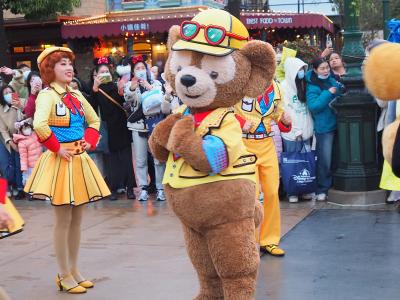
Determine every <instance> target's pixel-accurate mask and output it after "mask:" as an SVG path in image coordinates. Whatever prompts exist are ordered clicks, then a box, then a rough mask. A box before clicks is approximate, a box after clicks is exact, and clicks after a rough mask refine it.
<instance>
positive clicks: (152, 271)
mask: <svg viewBox="0 0 400 300" xmlns="http://www.w3.org/2000/svg"><path fill="white" fill-rule="evenodd" d="M16 204H17V206H18V207H19V210H20V212H21V213H22V214H23V215H24V217H25V220H26V223H27V226H26V229H25V231H24V232H23V233H21V234H18V235H16V236H14V237H10V238H7V239H4V240H1V241H0V245H1V248H0V249H1V253H2V255H1V257H0V270H1V274H0V283H1V285H2V286H3V287H4V288H5V289H6V290H7V291H8V293H9V294H10V296H11V297H12V299H13V300H39V299H40V300H50V299H51V300H54V299H56V300H57V299H70V297H71V296H70V295H65V294H63V293H59V292H57V291H56V288H55V284H54V277H55V274H56V272H57V269H56V264H55V258H54V254H53V248H52V223H53V215H52V209H51V206H50V205H49V204H48V203H44V202H38V201H35V202H28V201H22V202H17V203H16ZM321 206H322V207H330V205H329V204H323V205H321V204H318V205H315V204H314V203H310V202H307V203H299V204H294V205H293V204H291V205H289V204H288V203H287V202H283V203H282V223H283V234H285V233H286V232H288V231H289V230H290V229H291V228H293V226H295V225H296V224H298V223H299V222H300V221H301V220H303V219H304V218H305V217H306V216H307V215H309V214H310V212H311V211H312V209H313V208H315V207H318V208H320V207H321ZM334 207H336V206H334ZM375 208H377V207H375ZM380 208H381V209H387V207H386V206H382V207H380ZM334 212H335V213H339V214H341V213H347V212H349V213H350V216H347V220H350V221H351V220H352V218H351V213H357V211H348V210H346V211H343V210H335V211H334ZM366 213H368V212H366ZM374 213H375V214H379V213H377V212H374ZM381 213H382V214H385V215H384V217H383V219H384V220H386V219H387V218H388V216H390V220H391V221H390V222H391V223H390V224H392V227H391V228H392V229H391V230H390V232H386V231H385V230H381V231H380V234H381V235H382V238H385V237H386V238H387V239H391V238H393V237H394V229H395V228H397V229H400V225H399V224H398V223H397V220H398V218H399V215H398V214H397V213H396V212H394V211H389V212H388V211H386V212H385V211H383V212H381ZM333 215H334V214H333ZM324 218H325V217H323V216H322V217H320V218H319V221H312V220H314V215H313V216H312V217H310V218H309V219H306V221H305V222H303V223H300V225H299V226H298V227H296V228H295V229H294V230H293V231H291V232H290V233H289V234H288V235H287V237H286V238H285V239H284V240H283V243H282V245H283V246H284V247H285V248H286V250H287V253H288V255H287V256H286V257H285V258H283V259H276V258H272V257H263V258H262V262H261V266H260V273H259V278H258V290H257V297H256V299H257V300H258V299H259V300H261V299H272V300H281V299H282V300H291V299H296V300H297V299H318V300H319V299H321V300H322V299H323V300H325V299H331V298H329V297H328V298H327V297H322V296H321V295H323V294H324V293H317V294H314V293H315V292H314V288H317V287H322V288H325V290H326V291H327V292H330V293H331V292H332V291H331V290H332V288H334V287H335V283H337V281H338V280H340V278H336V277H335V278H336V281H335V280H334V279H335V278H333V277H332V276H333V275H332V276H327V275H326V274H330V273H331V271H330V269H329V268H334V267H335V260H337V263H341V262H343V260H342V259H340V256H341V255H335V253H336V252H337V251H336V249H335V248H334V247H330V246H328V245H325V239H322V240H321V241H323V242H324V244H323V247H322V248H321V249H320V248H319V245H321V243H319V241H320V238H321V237H323V236H324V234H326V232H324V230H328V229H326V224H325V223H324V222H323V220H324ZM345 219H346V218H345ZM309 220H311V221H309ZM355 220H356V221H357V222H359V224H360V225H359V226H358V227H357V228H359V229H360V228H362V224H363V222H364V221H365V220H364V219H362V218H359V219H355ZM307 222H308V223H307ZM310 222H311V223H310ZM313 222H314V223H313ZM335 222H338V225H340V226H341V231H340V232H344V233H346V228H347V227H346V226H348V227H349V228H351V227H352V225H351V224H348V223H342V222H343V219H340V218H338V219H333V220H331V221H330V223H329V225H330V228H331V229H332V226H333V227H334V224H335ZM309 223H310V224H311V225H310V224H309ZM303 224H305V225H303ZM307 224H309V225H307ZM314 227H315V231H314ZM83 228H84V230H83V241H82V250H81V256H80V257H81V266H82V267H81V269H82V272H84V274H86V275H87V276H88V277H89V278H95V281H96V283H97V286H96V288H95V289H93V290H90V291H89V292H88V293H87V294H86V295H82V296H78V297H79V298H80V299H85V300H128V299H151V300H153V299H154V300H158V299H160V300H161V299H162V300H169V299H171V300H186V299H192V298H193V296H195V294H196V292H197V289H198V285H197V279H196V276H195V273H194V271H193V269H192V266H191V264H190V262H189V260H188V258H187V256H186V253H185V248H184V243H183V239H182V233H181V230H180V225H179V223H178V221H177V219H176V218H175V216H174V215H173V213H172V212H171V211H170V210H169V208H168V207H167V205H166V203H154V202H152V201H150V202H148V203H147V204H141V203H139V202H137V201H133V202H131V201H127V200H119V201H116V202H109V201H101V202H98V203H95V204H93V205H91V206H89V207H88V208H87V212H86V218H85V220H84V226H83ZM366 231H367V229H365V230H363V231H362V232H360V233H361V234H362V235H361V237H368V235H366V234H365V233H366ZM397 231H398V232H400V231H399V230H397ZM328 232H329V230H328ZM352 232H353V233H354V234H356V233H357V231H354V230H353V231H352ZM385 234H386V235H387V236H386V235H385ZM361 240H362V238H360V239H358V240H357V242H360V241H361ZM397 240H400V239H397ZM379 241H380V240H379ZM369 242H371V243H373V244H371V245H370V244H369ZM376 242H377V240H372V241H368V240H366V241H364V243H365V245H364V246H365V248H370V249H375V248H381V245H380V244H375V243H376ZM352 245H353V244H352ZM396 246H397V244H396ZM398 248H399V247H397V249H398ZM356 249H357V251H361V252H362V251H363V249H364V248H360V247H358V248H356ZM350 250H351V249H346V248H345V247H344V248H342V251H344V252H345V253H346V254H347V253H349V252H351V251H350ZM394 250H395V249H394V247H392V248H391V252H390V254H391V256H390V260H388V265H392V263H397V265H398V261H397V260H396V259H395V257H393V256H394ZM380 251H381V250H380ZM379 253H381V252H379ZM328 254H329V255H328ZM370 254H371V253H370ZM371 255H372V254H371ZM368 257H369V256H366V255H364V256H363V258H368ZM314 259H315V260H314ZM324 259H328V260H329V262H330V264H325V265H324V264H322V265H321V264H319V262H320V261H321V260H324ZM311 262H314V263H311ZM346 262H347V263H349V262H351V260H346ZM354 263H360V261H357V260H355V261H354ZM322 266H324V267H326V268H328V269H323V270H322ZM374 266H376V264H375V265H374ZM365 268H366V267H365ZM360 271H363V272H360V273H357V274H358V275H359V276H364V275H365V273H366V272H365V271H366V269H365V270H364V269H363V270H360ZM370 272H373V270H371V271H370ZM307 274H313V275H312V276H311V275H307ZM318 274H321V275H318ZM333 274H335V275H334V276H337V275H342V274H340V272H339V273H338V272H336V273H333ZM351 274H353V273H351ZM372 274H373V273H372ZM380 275H381V273H380ZM398 275H399V274H394V273H390V276H394V277H392V278H393V280H397V278H399V276H398ZM319 276H322V279H320V280H319V282H325V284H318V282H317V283H315V282H314V281H313V280H315V279H317V281H318V278H320V277H319ZM365 278H366V279H368V280H371V284H372V283H374V281H373V279H374V276H373V275H369V276H368V277H365ZM327 282H329V283H331V286H332V288H331V290H328V289H326V287H327V284H326V283H327ZM361 282H362V281H361ZM301 287H303V289H301ZM355 288H356V287H355ZM325 290H323V291H325ZM313 296H315V297H313ZM320 296H321V297H320ZM342 296H343V297H340V299H371V300H375V299H377V298H362V297H360V298H354V297H351V298H349V297H346V295H342ZM337 299H339V298H337ZM382 299H388V300H391V299H398V298H390V297H384V298H382Z"/></svg>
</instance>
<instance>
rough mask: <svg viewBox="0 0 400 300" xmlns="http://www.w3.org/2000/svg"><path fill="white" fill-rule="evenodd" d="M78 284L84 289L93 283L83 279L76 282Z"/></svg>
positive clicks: (92, 285) (90, 286) (89, 287)
mask: <svg viewBox="0 0 400 300" xmlns="http://www.w3.org/2000/svg"><path fill="white" fill-rule="evenodd" d="M78 284H79V285H80V286H82V287H84V288H85V289H91V288H92V287H94V283H93V282H91V281H89V280H83V281H81V282H78Z"/></svg>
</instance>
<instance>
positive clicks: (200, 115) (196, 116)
mask: <svg viewBox="0 0 400 300" xmlns="http://www.w3.org/2000/svg"><path fill="white" fill-rule="evenodd" d="M212 112H213V111H212V110H210V111H205V112H201V113H197V114H194V115H193V119H194V126H195V127H196V128H197V127H199V126H200V124H201V122H203V120H204V119H205V118H206V117H207V116H208V115H209V114H211V113H212Z"/></svg>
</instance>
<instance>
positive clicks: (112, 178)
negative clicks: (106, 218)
mask: <svg viewBox="0 0 400 300" xmlns="http://www.w3.org/2000/svg"><path fill="white" fill-rule="evenodd" d="M95 63H96V73H97V75H96V77H95V78H94V83H93V93H92V101H94V102H95V103H97V104H98V106H99V109H100V115H101V119H102V121H103V122H105V124H106V126H105V127H106V131H107V137H108V153H104V158H105V159H104V164H105V173H106V175H107V178H108V183H109V186H110V189H111V192H112V194H111V196H110V200H117V199H118V197H119V194H123V193H125V192H126V195H127V198H128V199H131V200H133V199H135V193H134V190H133V189H134V188H135V187H136V181H135V174H134V170H133V162H132V136H131V134H130V132H129V130H128V128H127V127H126V123H127V112H126V111H125V109H124V108H123V106H122V105H123V104H124V98H123V96H120V95H119V93H118V87H117V84H115V83H114V82H113V81H112V76H111V72H110V67H109V64H110V60H109V58H107V57H101V58H99V59H97V60H96V61H95Z"/></svg>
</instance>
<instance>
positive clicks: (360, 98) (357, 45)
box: [332, 0, 380, 201]
mask: <svg viewBox="0 0 400 300" xmlns="http://www.w3.org/2000/svg"><path fill="white" fill-rule="evenodd" d="M344 14H345V31H344V33H343V36H344V47H343V51H342V56H343V59H344V61H345V63H346V69H347V73H346V75H345V76H344V78H343V81H344V84H345V86H346V88H347V93H346V94H345V95H344V96H342V97H340V98H339V99H338V100H337V102H336V103H335V104H334V107H335V109H336V110H337V112H338V116H337V121H338V129H337V131H338V132H337V134H338V139H337V141H338V145H337V150H338V151H337V154H336V158H334V159H335V160H336V161H337V162H338V168H337V169H336V171H335V173H334V176H333V186H334V191H332V194H334V192H335V190H336V191H342V192H367V191H374V190H378V186H379V180H380V167H379V165H378V158H377V134H376V123H377V122H376V117H377V105H376V103H375V101H374V98H373V97H372V96H371V95H370V94H368V92H367V91H366V89H365V86H364V82H363V79H362V71H361V65H362V62H363V59H364V56H365V54H364V48H363V46H362V43H361V37H362V33H361V32H360V30H359V25H358V12H357V8H356V7H355V4H354V1H351V0H345V11H344ZM364 195H365V193H364ZM349 201H350V200H349Z"/></svg>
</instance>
